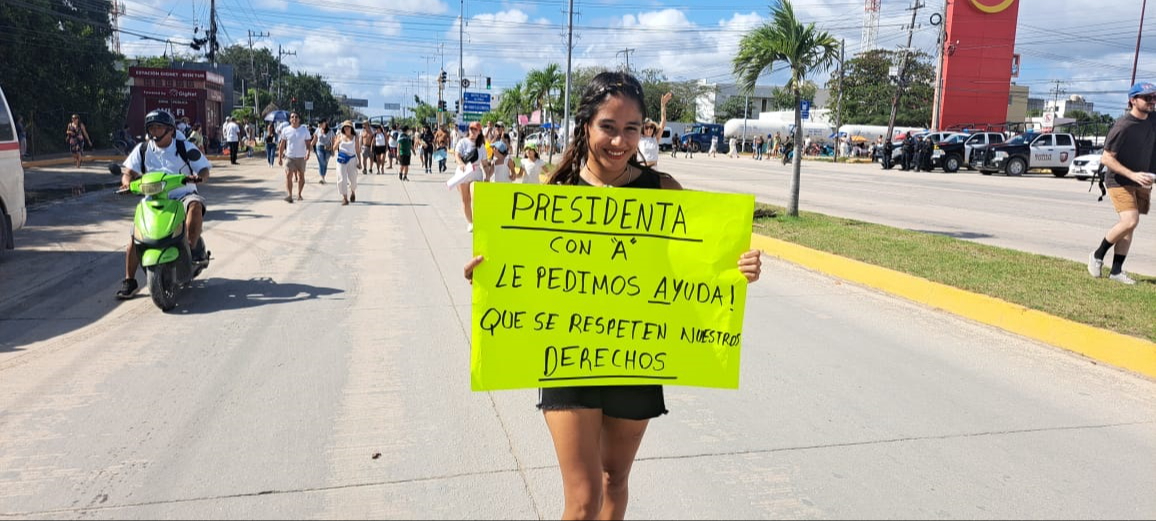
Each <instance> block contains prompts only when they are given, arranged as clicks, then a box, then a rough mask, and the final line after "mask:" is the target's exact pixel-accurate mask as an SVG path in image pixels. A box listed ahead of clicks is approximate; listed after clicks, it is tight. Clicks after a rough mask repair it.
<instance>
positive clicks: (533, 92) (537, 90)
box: [526, 63, 566, 163]
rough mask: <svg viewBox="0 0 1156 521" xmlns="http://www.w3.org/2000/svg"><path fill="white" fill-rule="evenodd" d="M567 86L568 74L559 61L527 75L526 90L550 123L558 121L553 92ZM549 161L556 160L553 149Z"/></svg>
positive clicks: (560, 90) (556, 105)
mask: <svg viewBox="0 0 1156 521" xmlns="http://www.w3.org/2000/svg"><path fill="white" fill-rule="evenodd" d="M565 88H566V75H564V74H562V73H561V72H560V71H559V68H558V64H557V63H551V64H549V65H547V66H546V67H544V68H542V69H540V70H533V71H530V73H529V74H527V75H526V90H527V91H528V94H529V96H530V98H531V99H533V100H534V101H535V103H534V105H535V108H538V109H542V110H543V113H544V114H545V117H544V118H543V119H544V120H546V121H549V122H550V123H556V122H557V121H558V119H557V118H555V117H554V115H555V112H556V110H557V108H558V104H556V103H555V102H554V98H553V96H552V94H553V92H554V91H558V92H562V90H563V89H565ZM548 162H550V163H553V162H554V150H553V149H551V150H550V158H549V160H548Z"/></svg>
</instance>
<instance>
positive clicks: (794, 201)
mask: <svg viewBox="0 0 1156 521" xmlns="http://www.w3.org/2000/svg"><path fill="white" fill-rule="evenodd" d="M771 20H772V21H771V22H770V23H766V24H763V25H762V26H760V27H757V28H755V29H752V30H751V31H750V32H748V33H747V34H745V35H744V36H743V38H742V40H741V41H740V42H739V52H738V54H737V55H735V57H734V60H733V62H732V63H733V65H734V74H735V76H736V77H737V78H738V81H739V86H740V88H741V89H742V90H743V91H745V92H748V93H750V92H754V90H755V84H756V83H757V82H758V80H759V76H761V75H763V73H766V72H770V71H771V68H772V67H773V66H774V64H775V63H776V62H784V63H786V65H787V67H788V68H789V69H790V71H791V76H790V79H789V80H787V85H786V88H787V89H788V90H790V91H791V93H792V94H793V95H794V100H793V103H792V104H791V105H792V106H793V107H794V109H795V138H794V140H795V161H794V162H795V164H794V173H793V174H792V176H791V199H790V203H789V204H788V205H787V213H788V214H790V215H791V216H792V217H797V216H798V215H799V179H800V172H801V170H802V158H801V156H802V147H803V119H802V112H801V110H800V107H799V101H800V100H801V99H802V86H803V82H804V80H806V78H807V75H808V74H810V73H812V72H821V71H826V70H829V69H830V68H831V66H832V65H834V63H835V61H836V60H838V59H839V42H838V41H837V40H836V39H835V37H833V36H831V35H830V34H829V33H827V32H826V31H819V30H817V29H815V24H813V23H811V24H807V25H803V23H802V22H800V21H799V20H798V18H796V17H795V10H794V8H792V7H791V2H790V0H782V2H781V3H780V4H779V5H777V6H775V7H772V8H771Z"/></svg>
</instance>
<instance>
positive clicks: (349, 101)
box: [337, 96, 369, 107]
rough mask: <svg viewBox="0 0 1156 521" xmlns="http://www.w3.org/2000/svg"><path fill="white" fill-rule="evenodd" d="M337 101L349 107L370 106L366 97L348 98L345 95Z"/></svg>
mask: <svg viewBox="0 0 1156 521" xmlns="http://www.w3.org/2000/svg"><path fill="white" fill-rule="evenodd" d="M337 102H338V103H340V104H342V105H345V106H347V107H368V106H369V100H367V99H364V98H346V97H344V96H342V97H340V98H337Z"/></svg>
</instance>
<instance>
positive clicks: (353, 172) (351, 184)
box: [333, 119, 358, 206]
mask: <svg viewBox="0 0 1156 521" xmlns="http://www.w3.org/2000/svg"><path fill="white" fill-rule="evenodd" d="M333 155H334V156H336V157H337V191H338V192H339V193H340V194H341V206H346V205H348V204H349V203H350V202H351V201H356V200H357V194H356V191H357V168H358V166H357V162H358V159H357V136H355V135H354V134H353V122H352V121H350V120H348V119H347V120H345V121H343V122H342V123H341V133H340V134H338V135H337V137H336V138H334V139H333Z"/></svg>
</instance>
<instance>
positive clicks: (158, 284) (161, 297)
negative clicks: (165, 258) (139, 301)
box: [145, 264, 180, 311]
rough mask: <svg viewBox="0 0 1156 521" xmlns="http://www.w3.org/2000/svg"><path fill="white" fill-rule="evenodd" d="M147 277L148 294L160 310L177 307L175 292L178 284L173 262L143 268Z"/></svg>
mask: <svg viewBox="0 0 1156 521" xmlns="http://www.w3.org/2000/svg"><path fill="white" fill-rule="evenodd" d="M145 274H146V275H147V278H148V286H149V296H150V297H152V299H153V304H156V306H157V307H158V308H160V310H161V311H169V310H171V309H173V308H175V307H177V293H178V292H179V291H180V286H179V285H178V284H177V267H176V266H174V265H173V264H162V265H160V266H150V267H148V268H145Z"/></svg>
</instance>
